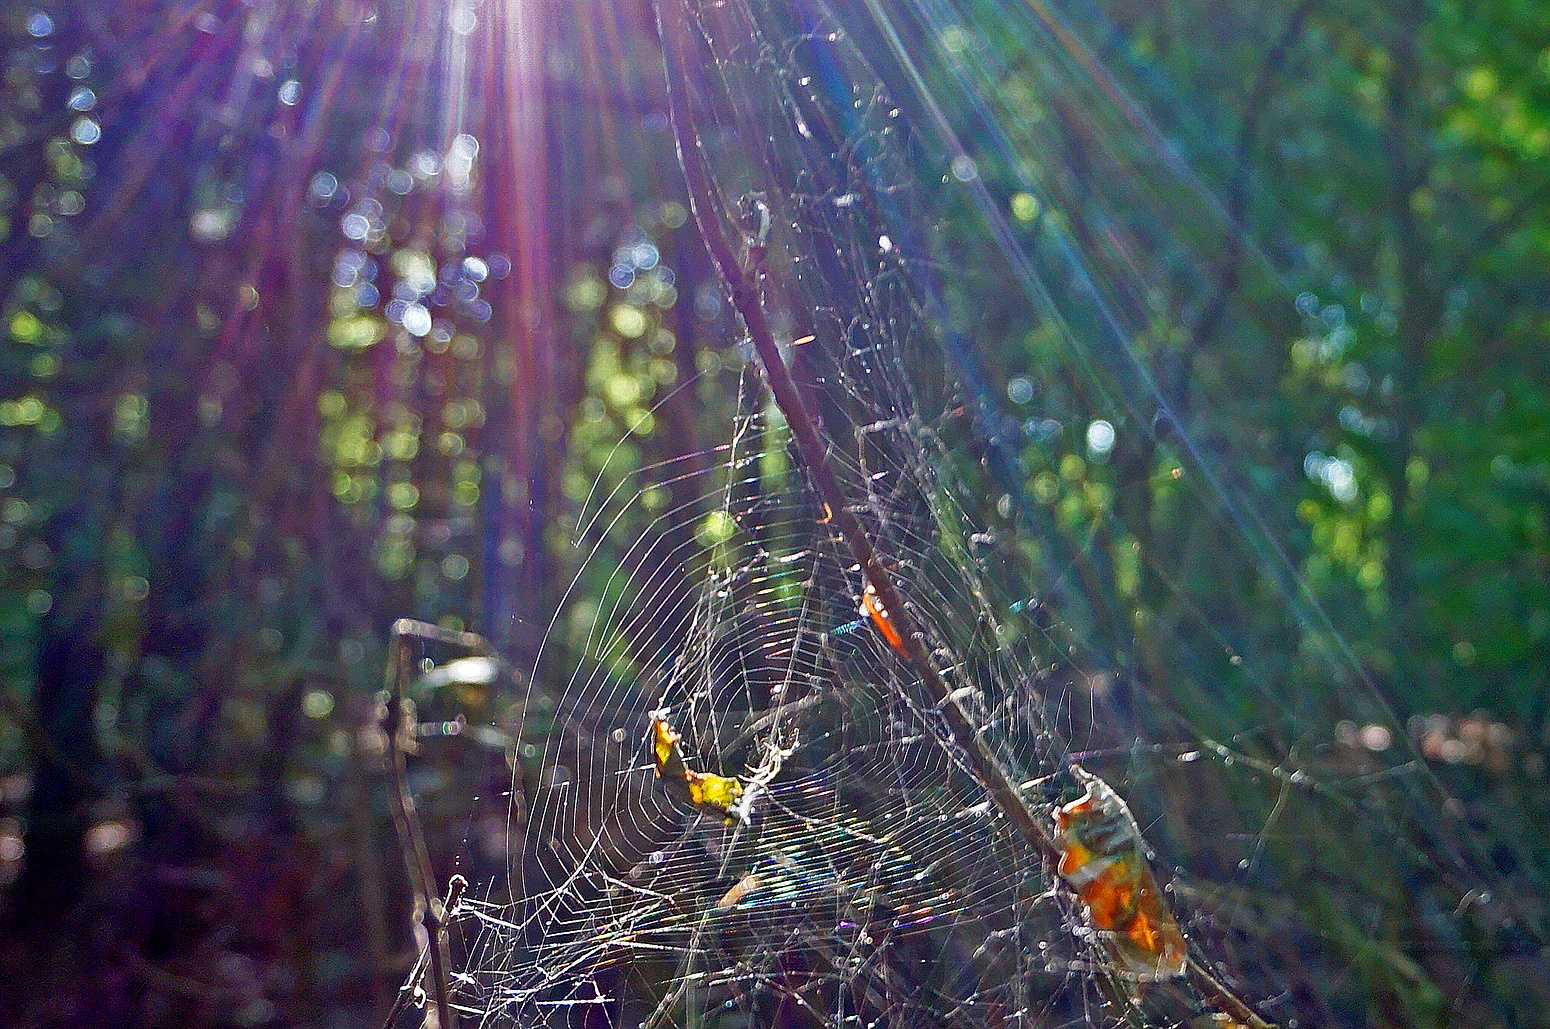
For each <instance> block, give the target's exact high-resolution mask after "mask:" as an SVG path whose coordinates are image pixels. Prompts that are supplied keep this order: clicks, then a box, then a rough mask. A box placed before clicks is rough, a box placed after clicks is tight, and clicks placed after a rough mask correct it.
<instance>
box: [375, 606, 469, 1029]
mask: <svg viewBox="0 0 1550 1029" xmlns="http://www.w3.org/2000/svg"><path fill="white" fill-rule="evenodd" d="M410 639H431V640H437V641H439V642H443V643H450V644H453V645H455V646H461V647H466V648H467V649H469V650H472V651H475V652H476V653H486V652H487V651H488V650H489V646H488V644H486V643H485V642H484V640H483V639H482V638H481V637H479V636H476V635H474V634H473V633H466V632H452V631H450V630H447V629H442V628H441V627H440V626H436V625H431V624H429V623H426V622H417V621H415V620H413V619H410V618H400V619H399V620H398V621H396V622H394V623H393V643H392V652H391V653H390V655H389V657H388V681H389V696H388V709H387V717H386V718H385V719H384V721H383V726H382V728H383V732H384V733H385V734H386V736H387V748H388V762H387V765H388V776H389V778H390V779H391V780H392V790H391V791H390V794H391V796H392V801H393V823H394V826H395V827H396V828H397V830H398V839H399V842H400V843H401V844H402V846H403V850H404V864H405V865H406V866H407V868H408V871H409V882H410V884H411V885H412V886H413V888H414V896H415V908H416V912H417V921H418V922H419V924H420V927H421V928H422V929H423V930H424V931H425V937H426V943H425V950H426V953H427V954H429V956H430V965H431V990H432V993H433V995H434V997H435V1001H436V1019H437V1022H438V1025H439V1026H440V1027H441V1029H456V1026H457V1022H456V1021H454V1018H455V1016H454V1015H453V1012H452V1004H451V1002H450V1001H449V1000H448V990H447V967H446V965H447V963H446V956H445V954H444V953H443V951H442V946H443V936H442V934H443V930H444V928H445V926H446V920H447V917H448V915H449V914H450V913H451V909H452V908H453V907H454V906H455V903H454V902H455V901H456V900H458V899H459V898H461V896H462V893H463V886H464V885H466V883H465V882H464V880H463V878H462V877H461V876H454V877H453V878H452V883H451V886H450V887H449V889H448V892H447V900H446V902H445V903H443V902H442V900H441V898H440V897H438V896H437V894H436V889H435V886H434V885H433V884H434V883H435V881H436V880H435V876H434V874H433V873H432V871H431V859H430V852H429V851H428V850H427V849H426V846H425V834H424V833H423V832H421V831H420V819H419V816H418V815H417V814H416V813H415V808H414V797H413V795H411V794H410V792H409V782H408V779H407V778H406V777H405V775H404V747H403V741H404V739H405V738H406V737H407V734H408V733H409V732H411V731H412V730H413V728H414V727H413V726H411V725H407V724H405V720H404V708H405V703H404V686H405V683H406V682H408V680H409V641H410ZM422 960H423V959H422ZM421 970H422V965H421V964H416V966H415V971H414V972H413V973H412V974H411V975H410V977H409V982H410V983H414V982H415V981H416V980H417V979H418V977H419V975H420V972H421ZM402 1000H403V994H402V993H401V994H400V1003H396V1004H394V1007H393V1010H392V1011H391V1012H390V1013H389V1014H388V1019H387V1023H385V1025H390V1024H391V1023H392V1021H393V1019H394V1018H396V1017H397V1015H398V1012H399V1011H400V1010H402Z"/></svg>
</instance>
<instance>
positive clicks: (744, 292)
mask: <svg viewBox="0 0 1550 1029" xmlns="http://www.w3.org/2000/svg"><path fill="white" fill-rule="evenodd" d="M688 3H689V0H657V4H656V7H657V17H658V21H659V25H660V30H661V36H662V50H663V57H664V60H665V63H666V66H667V86H668V106H669V110H670V112H671V114H672V123H673V136H674V140H675V142H676V143H677V147H678V160H679V164H680V165H681V166H682V168H683V172H684V178H685V180H686V185H687V187H688V191H689V206H690V209H691V210H692V211H693V212H694V220H695V224H696V225H697V226H698V228H699V230H700V237H701V238H702V239H703V240H704V241H705V246H706V249H707V250H708V251H709V253H710V257H711V261H712V263H714V264H715V266H716V271H717V272H718V274H719V275H720V276H721V279H722V281H723V282H725V283H726V285H727V287H728V288H729V289H730V290H731V293H732V303H733V306H734V307H736V308H737V313H738V315H739V316H740V317H741V318H742V320H743V324H744V326H745V327H746V328H747V330H748V335H749V337H750V339H751V340H752V342H753V346H754V350H755V351H757V353H758V355H759V363H760V364H761V365H763V367H764V373H765V377H766V379H767V380H768V382H769V386H770V392H771V393H772V394H773V395H774V397H775V402H776V403H777V404H779V405H780V409H781V411H782V412H783V413H784V415H785V418H786V424H787V426H788V427H789V428H790V430H791V434H792V436H793V437H794V438H795V439H796V442H797V447H798V449H799V450H800V451H801V453H802V460H803V463H804V464H805V465H806V466H807V472H808V475H809V476H811V478H812V483H813V486H814V488H815V489H816V490H817V491H818V496H819V498H820V499H821V500H822V501H823V503H824V504H825V505H826V506H827V508H828V509H829V514H830V517H831V519H832V521H833V523H834V525H835V526H836V527H837V528H838V530H839V533H840V535H841V536H842V537H843V538H844V540H845V544H846V546H847V547H848V548H849V550H850V553H851V556H852V557H854V558H855V560H856V563H857V564H858V565H859V566H860V567H861V571H862V574H863V575H865V576H866V581H867V582H868V583H869V584H870V585H871V587H872V591H873V593H874V594H875V595H876V597H877V599H878V601H880V602H881V604H882V606H883V609H884V610H885V611H887V613H888V615H889V616H890V618H891V620H892V622H893V624H894V626H895V627H896V628H897V629H898V632H899V636H900V637H901V638H902V640H903V643H904V651H905V656H906V657H907V658H908V660H909V663H910V666H911V667H912V668H913V669H914V670H915V673H916V674H917V675H918V676H919V677H920V680H921V682H922V683H923V684H924V686H925V689H926V693H927V695H928V696H929V697H930V698H931V701H932V703H933V704H934V705H935V706H936V708H937V710H939V711H940V712H941V714H942V716H943V718H944V719H945V720H946V721H947V725H948V728H949V730H950V731H951V733H952V737H953V742H954V743H955V744H957V746H958V747H959V748H960V749H961V750H962V751H963V752H964V753H965V754H966V755H967V757H968V761H969V765H970V767H971V768H972V769H973V771H974V774H975V776H976V777H977V778H978V779H979V780H980V782H981V784H982V785H983V786H984V787H985V789H986V791H987V792H988V793H989V794H990V796H991V798H992V799H993V800H994V801H995V803H996V806H997V807H998V808H1000V810H1001V812H1002V813H1003V814H1004V815H1005V816H1006V818H1007V819H1008V820H1009V821H1010V822H1011V823H1012V824H1013V825H1014V826H1016V828H1017V830H1018V832H1019V833H1020V834H1021V836H1022V837H1023V839H1024V840H1025V841H1026V842H1027V843H1028V844H1029V845H1030V846H1031V847H1033V849H1034V850H1035V851H1037V852H1038V853H1039V854H1040V855H1042V856H1043V857H1044V859H1045V860H1047V861H1050V862H1052V863H1057V864H1058V863H1059V861H1060V858H1061V854H1062V852H1061V848H1060V845H1059V843H1058V842H1057V841H1056V839H1055V838H1054V836H1053V835H1052V833H1051V831H1050V829H1049V828H1047V827H1046V825H1045V820H1044V819H1041V818H1039V817H1038V816H1037V815H1036V814H1035V813H1034V810H1033V808H1032V807H1031V806H1030V805H1029V803H1028V801H1027V799H1026V798H1025V797H1024V795H1023V793H1022V791H1021V790H1020V789H1019V788H1018V786H1017V784H1016V783H1015V782H1013V780H1012V778H1011V776H1010V775H1009V774H1008V773H1007V771H1006V769H1005V768H1003V767H1002V765H1001V763H1000V762H999V761H998V760H997V759H996V757H995V755H994V754H993V753H992V752H991V749H990V745H989V743H987V742H986V740H985V738H984V736H983V735H982V734H981V733H980V731H979V729H978V727H977V726H976V725H975V724H974V722H973V720H972V719H971V718H970V717H969V716H968V714H967V712H965V711H964V709H963V707H962V705H960V704H959V703H958V701H957V699H956V698H955V697H954V696H953V694H952V691H951V690H950V689H949V688H948V686H947V683H946V682H945V681H944V680H943V678H942V676H941V673H940V672H938V671H937V669H936V666H935V665H934V664H933V663H932V661H931V657H930V655H929V654H928V653H927V651H926V647H925V643H924V635H923V634H922V633H921V631H920V629H919V627H918V626H917V625H916V624H915V620H914V617H913V616H912V615H911V614H910V610H909V608H907V607H905V605H904V602H903V598H902V597H901V596H900V594H899V591H898V589H897V588H895V586H894V582H893V577H892V576H891V575H889V574H888V570H887V568H885V567H884V565H883V563H882V561H881V560H879V558H878V556H877V551H876V550H875V549H874V548H873V546H872V541H871V539H870V538H869V537H868V536H867V533H866V530H865V528H864V527H863V526H862V524H861V520H860V519H859V518H857V517H856V513H855V510H854V508H852V507H851V505H850V503H849V502H848V500H847V498H846V496H845V493H844V490H842V489H841V488H840V484H839V480H838V479H836V478H835V475H834V470H833V468H832V467H831V466H830V464H829V454H828V447H827V446H826V445H825V443H824V441H823V439H822V438H821V437H820V436H819V434H818V429H817V426H816V423H815V422H814V421H813V418H812V416H811V415H810V414H809V413H808V410H807V405H806V404H805V403H804V402H803V400H802V395H801V392H800V391H799V390H798V389H797V387H796V383H795V382H793V381H792V378H791V372H790V370H789V369H788V368H787V367H786V362H785V358H783V357H782V356H781V353H780V348H779V346H778V345H777V343H776V341H775V335H774V333H773V331H772V330H771V329H770V324H769V319H768V318H767V317H766V315H765V311H764V304H763V301H762V299H761V296H760V288H759V287H760V283H759V268H760V267H761V265H762V263H763V262H762V258H763V252H764V240H763V239H762V238H761V239H757V240H750V241H749V259H748V260H747V261H743V260H739V259H738V258H737V256H736V255H735V252H734V250H733V247H732V244H731V243H730V242H729V241H728V239H727V236H726V234H725V231H724V228H723V223H722V222H721V221H720V220H718V218H717V214H718V212H719V211H720V210H721V208H720V206H719V205H718V204H717V202H716V189H715V187H714V185H713V184H712V182H711V175H710V170H709V167H708V165H707V162H706V159H705V154H704V152H703V151H702V150H701V148H700V145H699V131H698V128H697V126H696V124H695V116H694V112H693V105H692V104H691V103H690V98H689V97H688V96H687V91H688V88H689V82H690V77H689V71H688V51H689V49H690V42H691V35H690V29H689V19H688V13H687V5H688ZM1187 970H1188V975H1189V980H1190V982H1191V983H1193V984H1194V985H1195V988H1196V989H1198V990H1199V991H1200V992H1201V993H1202V994H1204V995H1205V996H1206V997H1207V998H1209V999H1210V1000H1211V1001H1212V1002H1213V1003H1215V1004H1216V1005H1217V1007H1218V1008H1219V1009H1220V1010H1221V1011H1222V1012H1223V1013H1225V1014H1228V1015H1230V1016H1231V1017H1233V1018H1234V1019H1237V1020H1238V1021H1239V1022H1241V1023H1243V1024H1244V1025H1245V1026H1248V1027H1250V1029H1271V1026H1270V1023H1268V1022H1266V1021H1265V1020H1264V1019H1263V1018H1261V1017H1260V1016H1259V1015H1258V1014H1257V1013H1256V1012H1255V1011H1254V1009H1253V1008H1252V1007H1250V1006H1249V1005H1248V1004H1247V1003H1246V1002H1245V1001H1243V1000H1242V999H1240V998H1239V997H1238V996H1237V995H1236V994H1235V993H1233V992H1232V990H1231V989H1230V988H1229V987H1227V986H1226V985H1225V984H1223V983H1222V982H1221V981H1220V980H1218V979H1217V978H1216V977H1215V976H1213V975H1212V974H1211V973H1210V972H1209V971H1208V970H1207V969H1206V968H1205V967H1204V966H1203V965H1201V964H1200V963H1199V962H1198V961H1196V960H1195V959H1194V958H1190V959H1189V961H1188V965H1187Z"/></svg>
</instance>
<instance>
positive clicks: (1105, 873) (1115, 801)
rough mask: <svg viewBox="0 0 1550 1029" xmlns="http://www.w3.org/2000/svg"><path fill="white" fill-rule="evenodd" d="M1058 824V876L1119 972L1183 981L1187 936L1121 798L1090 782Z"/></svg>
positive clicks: (1057, 819)
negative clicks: (1084, 911)
mask: <svg viewBox="0 0 1550 1029" xmlns="http://www.w3.org/2000/svg"><path fill="white" fill-rule="evenodd" d="M1055 825H1056V829H1057V831H1058V838H1059V843H1060V848H1061V853H1062V856H1061V859H1060V874H1061V876H1062V877H1063V878H1064V879H1065V880H1066V882H1068V883H1069V884H1070V885H1071V888H1072V889H1073V890H1075V891H1076V894H1077V896H1078V897H1079V898H1080V899H1081V901H1082V904H1083V906H1084V907H1085V908H1086V909H1087V917H1088V920H1089V921H1090V922H1091V924H1092V927H1093V928H1094V929H1096V930H1097V931H1098V932H1099V934H1100V935H1101V937H1102V938H1103V940H1104V942H1105V943H1106V944H1108V947H1109V950H1110V952H1111V953H1112V955H1113V957H1114V959H1115V961H1116V962H1117V963H1118V965H1119V967H1120V970H1121V971H1122V972H1123V973H1124V974H1126V975H1131V976H1136V977H1138V978H1144V979H1167V978H1173V977H1175V976H1180V975H1183V974H1184V966H1185V961H1186V958H1187V957H1188V947H1187V945H1186V943H1185V942H1184V934H1183V933H1182V932H1181V931H1180V930H1179V924H1178V922H1176V921H1175V920H1174V918H1173V914H1172V913H1171V912H1170V911H1169V910H1168V907H1167V905H1166V904H1164V903H1163V898H1162V893H1161V891H1160V890H1159V889H1158V888H1157V881H1156V880H1155V879H1154V878H1152V871H1151V868H1150V867H1149V866H1148V864H1147V860H1146V847H1145V844H1144V843H1143V841H1142V839H1141V831H1140V829H1139V828H1137V826H1136V822H1135V818H1134V817H1132V815H1131V814H1130V809H1129V808H1128V807H1126V805H1125V801H1124V800H1123V799H1122V798H1121V797H1120V795H1119V794H1117V793H1115V792H1114V790H1113V789H1112V788H1110V787H1109V785H1108V784H1107V783H1105V782H1104V781H1103V780H1102V779H1099V778H1097V777H1096V776H1091V777H1087V792H1086V793H1085V794H1084V795H1083V796H1082V797H1080V798H1079V799H1077V800H1074V801H1072V802H1071V803H1069V804H1066V805H1064V806H1063V807H1061V808H1060V809H1059V810H1058V811H1057V812H1056V813H1055Z"/></svg>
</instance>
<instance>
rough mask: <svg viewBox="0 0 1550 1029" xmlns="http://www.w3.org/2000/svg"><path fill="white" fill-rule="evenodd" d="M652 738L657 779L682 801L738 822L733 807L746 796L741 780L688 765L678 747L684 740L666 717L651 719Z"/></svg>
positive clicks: (695, 807)
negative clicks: (702, 770)
mask: <svg viewBox="0 0 1550 1029" xmlns="http://www.w3.org/2000/svg"><path fill="white" fill-rule="evenodd" d="M651 739H652V756H653V758H654V759H655V761H656V766H657V778H659V779H661V780H662V781H663V782H664V783H666V784H667V787H668V789H669V790H670V791H671V792H672V793H673V794H674V795H675V796H676V797H678V799H679V800H682V801H684V802H685V803H687V804H689V805H690V806H692V807H693V808H694V809H695V810H697V811H702V812H704V813H705V814H708V815H716V816H719V817H721V818H724V819H726V820H727V821H728V822H730V821H733V820H734V816H733V805H734V804H736V803H737V801H738V798H740V797H741V796H742V795H743V784H742V782H741V781H740V780H739V779H737V778H736V777H735V776H727V775H716V774H715V773H713V772H697V771H695V770H694V769H692V768H690V767H689V766H688V765H687V764H685V763H684V759H683V752H682V751H680V750H679V748H678V744H679V742H680V741H681V740H682V739H683V737H682V736H680V735H679V734H678V732H677V730H675V729H674V728H673V727H672V726H671V725H669V724H668V723H667V720H666V719H664V718H661V717H653V718H652V719H651Z"/></svg>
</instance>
